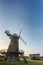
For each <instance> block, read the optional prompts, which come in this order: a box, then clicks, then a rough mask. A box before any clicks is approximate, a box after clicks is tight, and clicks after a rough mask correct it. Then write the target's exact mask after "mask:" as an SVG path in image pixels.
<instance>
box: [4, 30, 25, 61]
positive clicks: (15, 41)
mask: <svg viewBox="0 0 43 65" xmlns="http://www.w3.org/2000/svg"><path fill="white" fill-rule="evenodd" d="M21 31H22V29H20V32H19V35H18V34H16V33H15V34H13V35H12V34H11V33H10V32H9V31H8V30H6V31H5V34H6V35H7V36H9V38H10V39H11V41H10V44H9V47H8V50H7V53H6V60H7V61H18V60H19V54H23V53H22V52H19V39H20V40H22V42H23V43H24V44H25V45H26V43H25V41H24V40H23V39H22V37H21V36H20V35H21Z"/></svg>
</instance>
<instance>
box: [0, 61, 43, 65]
mask: <svg viewBox="0 0 43 65" xmlns="http://www.w3.org/2000/svg"><path fill="white" fill-rule="evenodd" d="M0 65H43V61H40V60H39V61H37V60H29V61H28V63H24V62H23V61H19V62H6V61H0Z"/></svg>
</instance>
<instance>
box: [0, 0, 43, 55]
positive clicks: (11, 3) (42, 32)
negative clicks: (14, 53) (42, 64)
mask: <svg viewBox="0 0 43 65" xmlns="http://www.w3.org/2000/svg"><path fill="white" fill-rule="evenodd" d="M20 26H22V33H21V36H22V37H23V39H24V41H25V42H26V43H27V46H25V45H24V44H23V43H22V42H21V41H20V44H19V48H21V49H23V50H25V51H26V54H29V53H40V54H41V55H43V52H42V51H43V0H0V49H2V48H8V45H9V42H10V39H9V38H8V37H7V36H6V35H5V33H4V31H5V30H9V31H10V32H11V33H12V34H13V33H15V32H16V33H18V34H19V30H20Z"/></svg>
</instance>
